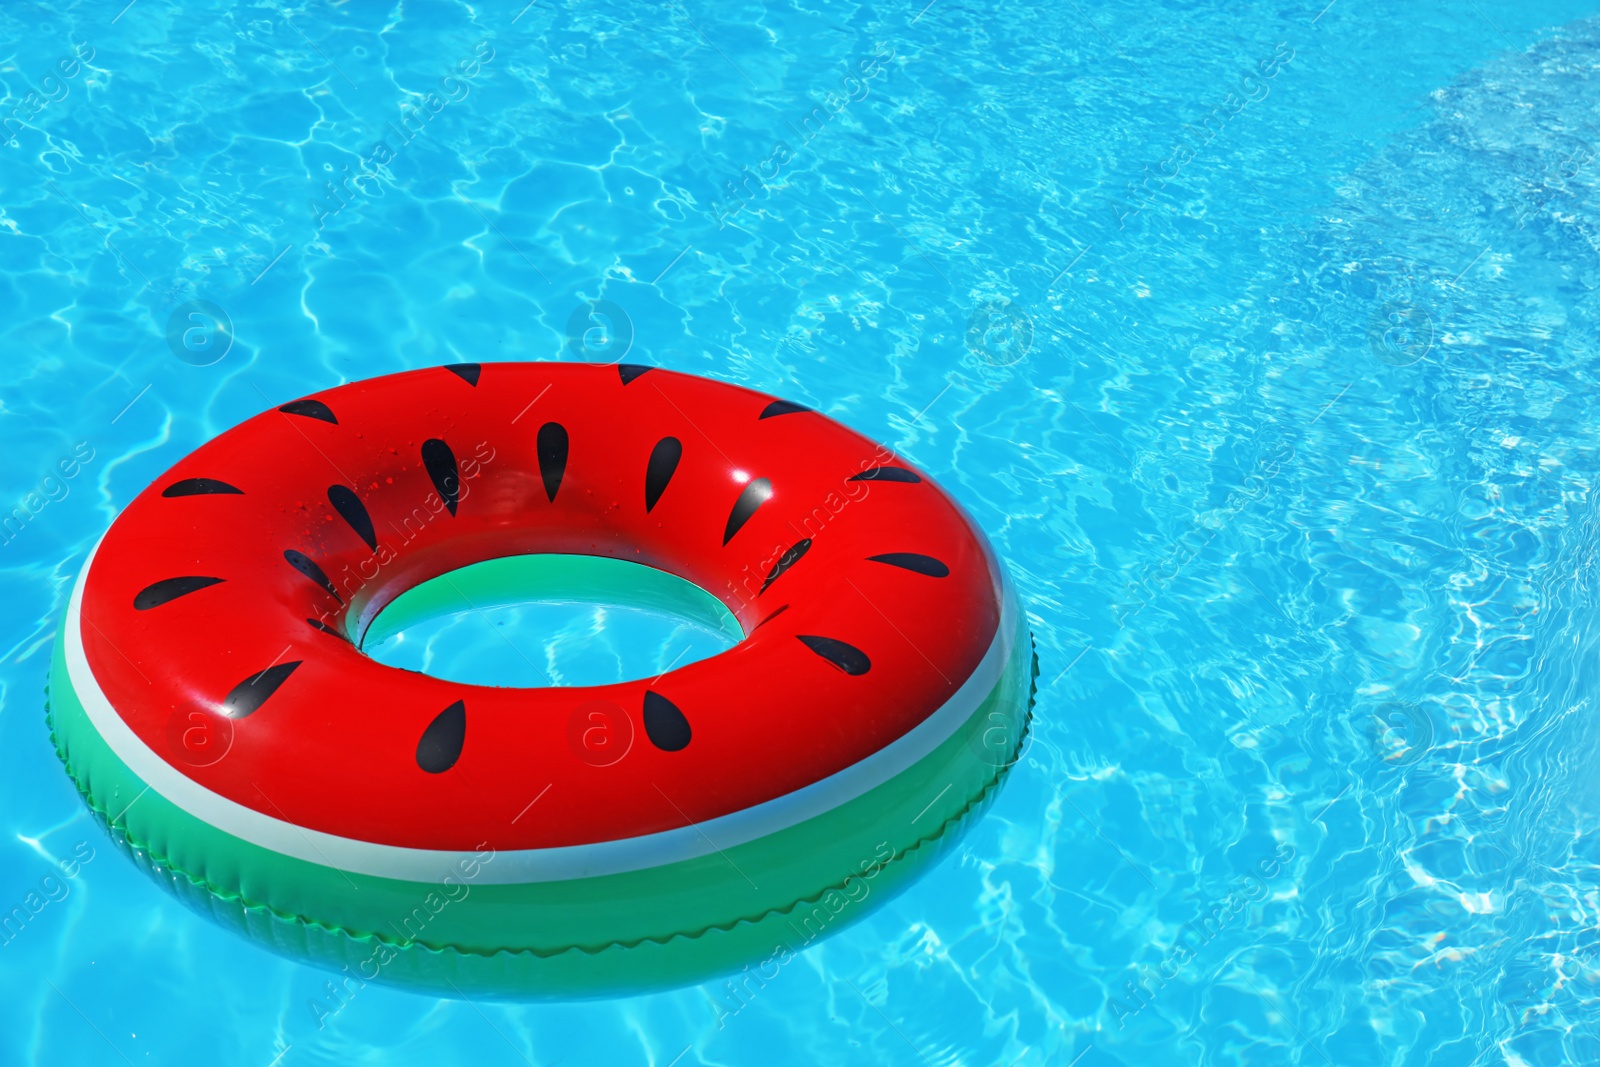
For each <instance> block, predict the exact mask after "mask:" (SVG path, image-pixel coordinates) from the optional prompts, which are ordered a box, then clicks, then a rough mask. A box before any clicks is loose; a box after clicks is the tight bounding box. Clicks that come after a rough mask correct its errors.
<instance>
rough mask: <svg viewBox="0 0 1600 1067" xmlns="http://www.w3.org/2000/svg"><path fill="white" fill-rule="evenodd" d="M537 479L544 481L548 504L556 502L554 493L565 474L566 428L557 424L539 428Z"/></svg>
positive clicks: (549, 423) (550, 423)
mask: <svg viewBox="0 0 1600 1067" xmlns="http://www.w3.org/2000/svg"><path fill="white" fill-rule="evenodd" d="M537 444H538V452H539V477H540V478H542V479H544V492H545V495H546V496H548V497H549V498H550V503H552V504H554V503H555V502H556V492H557V491H558V490H559V489H560V488H561V479H562V478H563V477H565V476H566V473H567V428H566V427H565V426H563V425H561V424H560V423H559V422H547V423H545V424H544V425H543V426H541V427H539V437H538V441H537Z"/></svg>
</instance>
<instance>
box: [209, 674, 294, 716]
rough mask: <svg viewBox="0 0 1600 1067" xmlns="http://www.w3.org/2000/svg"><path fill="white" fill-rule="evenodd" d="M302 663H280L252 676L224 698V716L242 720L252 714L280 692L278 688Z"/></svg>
mask: <svg viewBox="0 0 1600 1067" xmlns="http://www.w3.org/2000/svg"><path fill="white" fill-rule="evenodd" d="M302 662H303V661H302V660H295V661H294V662H293V663H278V664H274V665H273V666H271V667H268V668H267V669H266V670H264V671H262V672H260V673H259V674H252V675H251V676H250V677H248V678H246V679H245V680H244V681H242V682H240V683H239V684H238V685H236V686H234V687H233V689H232V691H230V692H229V693H228V695H227V696H226V697H224V698H223V700H222V714H224V715H226V716H227V717H228V718H230V719H242V718H244V717H245V716H246V715H249V714H251V713H252V712H254V711H255V710H256V709H257V708H259V707H261V705H262V704H265V703H266V702H267V698H268V697H270V696H271V695H272V694H273V693H276V692H277V691H278V686H280V685H282V684H283V683H284V681H285V680H287V679H288V677H289V675H291V674H293V673H294V669H295V668H296V667H298V666H300V664H301V663H302Z"/></svg>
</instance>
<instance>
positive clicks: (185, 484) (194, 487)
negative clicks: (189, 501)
mask: <svg viewBox="0 0 1600 1067" xmlns="http://www.w3.org/2000/svg"><path fill="white" fill-rule="evenodd" d="M212 493H235V494H237V495H239V496H243V495H244V490H243V489H235V488H234V487H233V486H231V485H229V484H228V483H227V482H219V481H217V480H216V479H215V478H185V479H183V480H182V481H180V482H173V483H172V484H171V485H169V486H167V487H166V488H165V489H163V490H161V495H162V496H207V495H209V494H212Z"/></svg>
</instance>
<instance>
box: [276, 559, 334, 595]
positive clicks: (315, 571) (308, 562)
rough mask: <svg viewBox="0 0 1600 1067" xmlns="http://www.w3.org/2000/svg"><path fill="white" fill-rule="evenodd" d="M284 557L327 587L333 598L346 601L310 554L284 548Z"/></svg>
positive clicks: (295, 567)
mask: <svg viewBox="0 0 1600 1067" xmlns="http://www.w3.org/2000/svg"><path fill="white" fill-rule="evenodd" d="M283 558H284V559H286V560H288V561H289V566H291V567H293V568H294V569H295V570H297V571H299V572H300V573H301V574H303V575H305V576H306V577H307V578H310V579H311V580H312V581H313V582H316V583H317V584H318V585H320V586H322V588H324V589H326V590H327V591H328V592H329V593H330V594H332V596H333V599H335V600H337V601H338V602H339V603H341V604H343V603H344V597H342V596H340V595H339V590H337V589H335V588H334V585H333V583H332V582H330V581H329V580H328V576H327V575H326V574H324V573H323V571H322V568H321V567H319V566H317V563H316V561H315V560H313V559H312V558H311V557H310V556H308V555H306V554H305V553H303V552H296V551H295V550H294V549H292V548H289V549H285V550H284V553H283Z"/></svg>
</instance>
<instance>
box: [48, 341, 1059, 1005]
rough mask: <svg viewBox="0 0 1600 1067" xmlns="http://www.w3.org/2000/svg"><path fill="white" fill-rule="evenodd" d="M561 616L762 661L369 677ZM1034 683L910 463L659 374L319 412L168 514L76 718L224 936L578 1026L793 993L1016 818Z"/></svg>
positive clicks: (800, 416) (176, 496)
mask: <svg viewBox="0 0 1600 1067" xmlns="http://www.w3.org/2000/svg"><path fill="white" fill-rule="evenodd" d="M639 564H642V565H643V566H638V565H639ZM619 568H620V569H621V570H624V571H627V572H629V573H630V574H632V575H633V577H630V578H627V579H625V580H624V579H619V578H618V577H617V575H618V571H619ZM639 575H644V576H647V579H648V580H644V581H641V580H640V579H639V577H638V576H639ZM608 583H609V584H608ZM552 587H554V588H558V589H567V590H569V591H570V590H578V591H580V592H583V593H585V594H586V595H588V596H591V597H595V598H598V599H602V600H603V599H605V598H606V597H610V596H619V597H620V596H628V595H630V594H631V595H633V596H634V598H635V599H638V600H642V601H644V602H647V603H651V604H655V605H657V606H661V607H665V608H669V609H672V610H675V611H680V612H687V611H695V610H706V605H707V604H709V605H711V608H710V610H712V611H713V612H720V613H722V614H723V615H724V616H727V617H730V618H729V619H728V621H729V625H730V626H736V629H734V630H733V631H732V632H734V633H736V634H742V638H741V639H740V640H739V641H738V643H737V644H735V645H734V646H733V647H731V648H729V649H728V650H726V651H724V652H722V653H720V654H718V655H715V656H712V657H710V658H708V659H704V660H700V661H698V662H695V663H690V664H686V665H683V666H679V667H677V668H676V669H672V670H669V671H667V672H666V673H664V674H662V675H660V676H659V677H656V678H649V679H640V680H636V681H627V682H622V683H620V684H616V685H605V686H593V687H584V688H577V687H558V686H550V687H546V688H528V689H519V688H497V687H492V686H482V685H463V684H459V683H456V682H452V681H447V680H445V679H442V678H436V677H432V676H429V675H424V674H419V673H415V672H411V671H405V670H400V669H398V668H394V667H389V666H386V665H384V664H381V663H379V662H377V661H375V660H373V659H371V658H369V657H368V656H367V655H366V654H364V653H363V652H362V646H363V644H370V643H371V642H372V641H374V640H375V639H376V637H377V635H379V634H381V633H392V632H394V631H395V630H397V629H398V628H400V627H403V626H404V625H406V624H407V621H408V620H412V621H414V620H415V619H417V618H421V617H424V616H427V615H428V614H430V613H432V614H438V613H439V612H440V611H441V610H445V611H448V610H462V609H464V608H467V607H470V606H476V605H478V604H481V603H485V602H490V601H492V600H494V599H495V598H496V597H500V598H502V599H504V598H505V597H506V596H513V595H514V594H515V593H516V592H517V591H518V590H521V589H542V590H544V591H545V592H546V593H548V591H549V590H550V589H551V588H552ZM523 599H526V598H525V597H524V598H523ZM508 654H510V653H509V650H508ZM1036 674H1037V668H1036V665H1035V661H1034V657H1033V652H1032V642H1031V638H1030V636H1029V633H1028V630H1027V628H1026V622H1025V618H1024V616H1023V614H1022V612H1021V611H1020V610H1019V607H1018V604H1017V600H1016V597H1015V594H1014V593H1013V592H1012V590H1011V587H1010V585H1009V582H1008V579H1007V577H1006V574H1005V571H1004V570H1003V568H1002V567H1001V565H1000V564H999V562H998V561H997V560H996V558H995V556H994V554H993V552H992V551H991V550H990V548H989V546H988V543H987V542H986V541H985V539H984V537H983V535H982V534H981V533H980V532H979V531H978V530H977V529H976V528H975V526H974V525H973V523H972V522H971V520H970V519H968V518H967V517H966V515H965V514H964V513H963V511H962V510H961V508H960V507H959V506H958V505H957V504H956V503H955V502H954V501H953V500H952V499H951V498H950V497H949V496H948V495H946V494H945V493H944V492H943V491H942V490H940V489H939V488H938V487H937V486H935V485H934V484H933V483H932V482H930V481H929V480H928V479H927V478H925V477H923V476H922V475H920V474H918V473H916V472H915V471H913V470H912V469H911V468H910V467H908V466H906V465H905V464H904V463H902V462H900V461H899V460H898V459H897V458H896V457H895V456H894V455H893V454H892V453H891V452H889V451H888V450H887V449H884V448H880V447H879V446H876V445H874V444H872V443H871V442H869V441H867V440H866V439H864V438H862V437H860V436H858V435H857V434H855V433H853V432H851V431H849V430H847V429H845V428H844V427H842V426H840V425H838V424H837V423H835V422H833V421H831V420H829V419H828V418H826V417H824V416H822V415H820V414H818V413H816V412H814V411H810V410H808V409H806V408H803V407H800V406H798V405H795V404H791V403H788V402H786V401H782V400H774V399H772V398H771V397H767V396H763V395H760V394H758V393H753V392H750V391H748V390H745V389H741V388H737V387H735V386H731V385H727V384H724V383H720V382H714V381H709V380H706V379H703V378H697V377H693V376H689V375H684V374H677V373H672V372H669V371H665V370H660V369H652V368H648V367H643V366H637V365H615V366H592V365H584V364H553V363H487V364H482V365H479V364H457V365H454V366H448V367H432V368H426V369H422V370H416V371H410V372H406V373H401V374H393V375H388V376H385V377H380V378H375V379H371V380H368V381H361V382H355V383H352V384H349V385H344V386H340V387H338V388H334V389H329V390H327V391H326V392H322V393H318V394H317V395H315V396H312V397H307V398H305V399H302V400H296V401H294V402H292V403H288V404H284V405H283V406H282V407H280V408H277V409H275V410H272V411H268V412H265V413H263V414H260V415H257V416H255V417H254V418H251V419H249V420H248V421H246V422H244V423H243V424H241V425H239V426H237V427H235V428H234V429H231V430H229V431H227V432H225V433H223V434H222V435H220V436H219V437H217V438H216V439H214V440H212V441H211V442H209V443H207V444H205V445H204V446H202V447H201V448H199V449H197V450H196V451H195V452H194V453H193V454H191V455H189V456H188V457H186V458H185V459H183V460H182V461H181V462H179V463H178V464H177V466H175V467H173V468H172V469H171V470H170V471H168V472H167V473H166V474H165V475H163V476H162V477H161V478H160V480H158V481H157V482H156V483H155V484H153V485H151V486H150V487H149V488H148V489H146V490H145V491H143V492H142V493H140V494H139V496H137V497H136V498H135V499H134V500H133V502H132V503H131V504H129V505H128V507H127V509H126V510H125V511H124V512H123V513H122V514H121V515H120V516H118V517H117V519H116V520H115V522H113V524H112V525H111V528H110V530H109V531H108V532H107V533H106V534H105V536H104V537H103V538H102V539H101V540H100V542H99V543H98V545H96V546H95V548H94V549H93V550H92V551H91V552H90V554H89V558H88V560H87V562H86V563H85V564H84V566H83V570H82V573H81V574H80V576H79V577H78V579H77V582H76V584H75V586H74V587H73V590H72V594H71V598H70V602H69V604H68V607H67V609H66V612H65V617H64V619H63V621H62V627H61V631H60V635H59V640H58V641H57V642H56V649H55V656H54V660H53V664H52V669H51V680H50V720H51V731H52V736H53V738H54V741H55V744H56V747H57V751H58V752H59V754H60V757H61V759H62V761H63V763H64V764H65V765H66V769H67V773H68V774H69V775H70V776H71V778H72V780H73V781H74V782H75V783H76V785H77V787H78V789H79V791H80V792H81V793H82V795H83V797H84V798H85V800H86V801H87V803H88V805H89V807H90V808H91V809H92V810H93V812H94V813H95V814H96V816H97V817H98V818H99V819H101V820H102V821H103V822H104V823H105V824H106V826H107V828H108V830H109V831H110V833H111V834H112V836H113V837H114V838H115V839H116V840H117V842H118V843H119V844H121V845H122V846H123V847H124V848H125V850H126V851H127V852H128V853H129V854H130V855H131V856H132V857H133V858H134V859H135V860H136V862H138V863H139V864H140V865H141V866H143V867H144V868H145V869H147V870H148V871H149V872H150V873H151V874H153V875H154V876H155V877H156V878H157V879H158V880H159V881H160V882H162V883H163V884H164V885H166V886H168V887H169V888H170V889H171V890H172V891H174V892H175V893H176V894H177V895H178V896H179V897H181V898H183V899H184V900H185V901H186V902H188V903H190V904H191V905H193V906H194V907H196V908H198V909H199V910H201V911H202V912H203V913H205V914H207V915H209V916H211V917H213V918H215V919H217V920H218V921H220V922H223V923H225V924H227V925H230V926H232V927H234V928H236V929H238V930H239V931H241V932H243V933H245V934H246V935H248V936H250V937H252V938H255V939H257V940H259V941H261V942H263V943H265V944H267V945H269V946H270V947H272V948H274V949H276V950H278V951H281V952H283V953H286V954H289V955H292V956H295V957H298V958H302V959H307V960H310V961H312V962H315V963H318V964H321V965H324V966H327V967H329V968H331V969H333V970H337V971H343V972H344V973H345V974H346V976H347V977H346V978H345V979H344V981H346V982H347V983H349V982H366V981H372V980H378V979H382V980H386V981H391V982H396V983H403V984H409V985H413V986H418V987H423V988H428V989H432V990H436V991H439V992H441V993H443V994H444V995H446V996H448V995H451V994H452V993H455V994H459V995H462V996H472V995H477V994H484V995H498V996H527V997H540V996H543V997H579V996H596V995H608V994H614V993H620V992H631V991H638V990H644V989H650V988H659V987H663V986H670V985H678V984H685V983H689V982H694V981H699V980H701V979H704V978H706V977H709V976H713V975H716V974H718V973H722V972H728V971H736V970H738V969H739V968H740V967H741V966H752V965H753V966H754V967H756V968H757V969H766V970H770V968H771V967H772V966H776V965H778V964H781V963H782V962H784V961H786V960H787V959H788V958H790V957H791V955H792V954H793V953H795V952H798V951H799V950H801V949H802V948H803V947H805V945H806V944H808V943H809V942H811V941H812V940H813V939H815V938H817V937H819V936H821V935H823V934H825V933H832V932H833V931H835V930H836V929H839V928H841V927H842V926H844V925H846V924H848V923H849V922H852V921H854V920H855V919H858V918H859V917H860V916H861V915H863V914H865V913H866V912H867V911H868V910H870V909H871V908H872V907H874V906H875V905H876V904H877V903H879V902H881V901H882V900H884V899H887V898H888V897H889V895H890V894H891V893H892V892H893V891H894V890H895V889H896V888H898V887H901V886H903V885H905V884H906V883H907V882H908V881H909V880H910V879H911V878H912V877H914V876H915V875H916V873H917V872H918V871H920V870H921V869H922V868H924V867H926V866H927V865H928V864H929V863H930V862H931V861H932V860H933V859H934V858H935V857H936V856H938V855H939V854H941V852H942V850H944V849H946V848H948V847H949V845H950V843H951V842H952V841H953V840H954V839H955V838H956V837H957V836H958V834H959V833H960V831H961V830H962V829H963V828H964V827H965V826H967V825H968V824H970V822H971V821H972V820H973V819H974V818H976V816H977V814H978V813H979V812H980V811H981V810H982V809H983V808H984V807H985V805H986V804H987V803H988V802H989V801H990V799H991V798H992V797H993V796H994V793H995V791H996V789H997V788H998V786H999V783H1000V780H1001V779H1002V778H1003V776H1004V773H1005V771H1006V769H1007V768H1008V767H1009V766H1010V765H1011V764H1012V763H1014V762H1015V761H1016V759H1017V758H1018V756H1019V754H1020V752H1021V750H1022V744H1023V741H1024V738H1025V734H1026V729H1027V723H1028V717H1029V715H1030V710H1031V706H1032V698H1033V689H1034V680H1035V677H1036ZM768 976H769V977H770V973H769V974H768Z"/></svg>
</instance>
